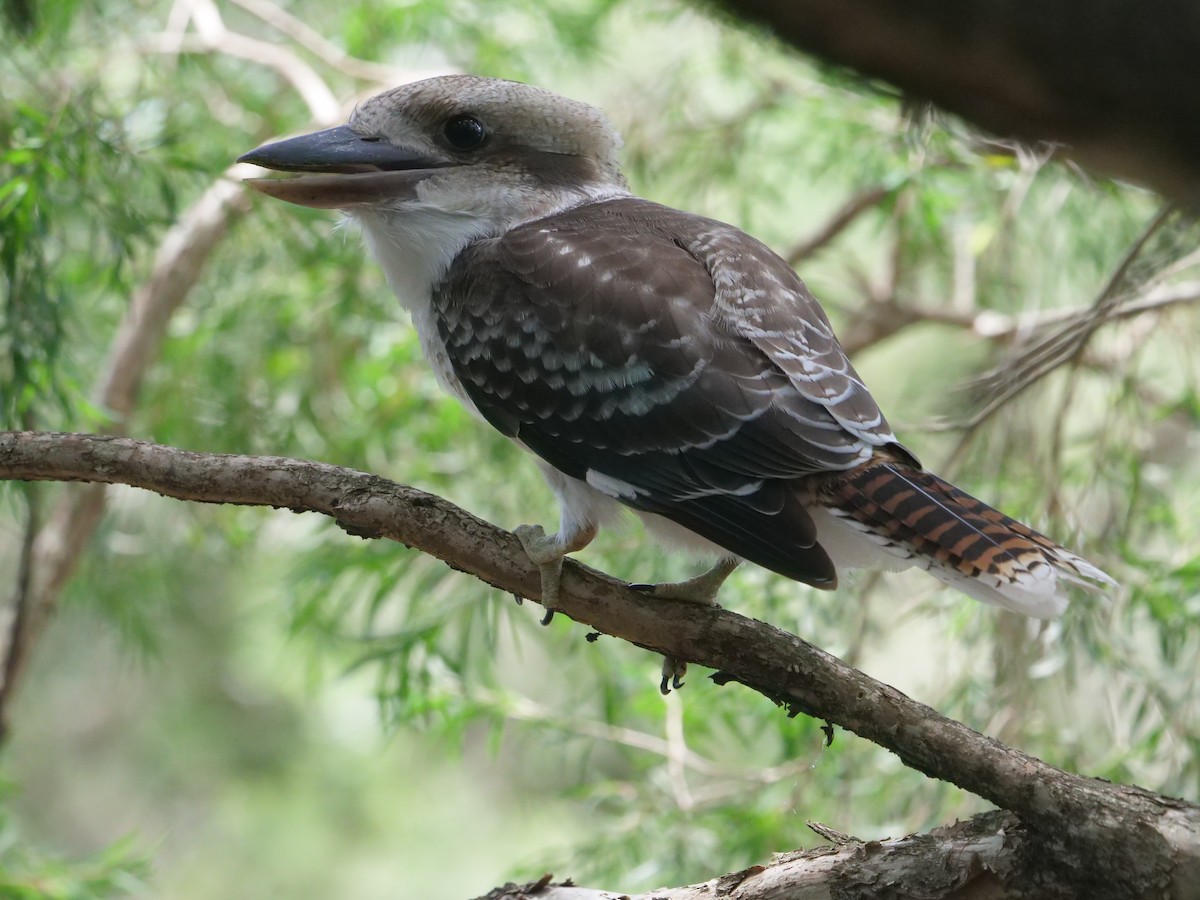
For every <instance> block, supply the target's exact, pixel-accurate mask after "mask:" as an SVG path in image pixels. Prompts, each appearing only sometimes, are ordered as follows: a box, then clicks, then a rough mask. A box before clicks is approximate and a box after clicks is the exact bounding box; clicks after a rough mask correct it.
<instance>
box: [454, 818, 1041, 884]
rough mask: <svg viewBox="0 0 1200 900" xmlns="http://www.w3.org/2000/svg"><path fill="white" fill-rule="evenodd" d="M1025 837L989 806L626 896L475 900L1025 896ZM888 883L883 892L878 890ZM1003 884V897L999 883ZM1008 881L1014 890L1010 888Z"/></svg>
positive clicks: (1015, 823)
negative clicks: (926, 826)
mask: <svg viewBox="0 0 1200 900" xmlns="http://www.w3.org/2000/svg"><path fill="white" fill-rule="evenodd" d="M1026 840H1028V838H1027V836H1026V834H1025V832H1024V829H1023V828H1022V827H1021V824H1020V823H1019V822H1018V821H1017V819H1016V817H1015V816H1013V815H1011V814H1010V813H1004V812H990V813H983V814H982V815H978V816H975V817H974V818H972V819H970V820H968V821H966V822H960V823H956V824H954V825H950V826H947V827H944V828H938V829H935V830H934V831H932V832H930V833H928V834H919V835H909V836H908V837H903V838H899V839H896V840H892V839H885V840H882V841H860V840H857V839H854V838H851V839H849V840H847V841H845V842H843V843H839V844H837V845H836V846H829V847H818V848H817V849H815V850H806V851H803V852H795V853H781V854H778V855H777V856H776V858H775V859H773V860H772V861H771V863H770V864H769V865H766V866H751V867H750V868H748V869H745V870H743V871H741V872H731V873H729V874H728V875H722V876H720V877H718V878H713V879H711V880H710V881H706V882H704V883H702V884H691V885H687V886H684V887H672V888H656V889H655V890H653V891H649V892H647V893H645V894H623V893H619V892H611V891H599V890H595V889H592V888H585V887H577V886H576V885H574V884H571V883H570V882H562V883H559V884H554V883H552V882H549V880H548V879H547V878H543V879H542V880H541V881H539V882H534V883H532V884H521V885H517V884H507V885H505V886H504V887H500V888H497V889H495V890H493V891H491V892H490V893H488V894H487V895H486V896H485V897H480V898H477V900H782V898H786V900H829V898H830V897H832V896H837V897H864V898H867V897H870V898H876V897H881V896H888V897H949V896H953V897H955V898H958V900H970V898H977V900H985V898H993V900H1000V897H1001V896H1003V897H1004V898H1006V900H1020V898H1022V897H1045V896H1049V895H1048V894H1047V893H1045V892H1044V890H1043V889H1042V888H1041V886H1038V885H1034V884H1022V883H1021V880H1020V861H1021V858H1022V855H1023V850H1024V844H1025V842H1026ZM881 886H886V894H885V893H882V892H881V891H880V887H881ZM999 886H1004V888H1005V890H1004V893H1003V895H1001V894H1000V893H999V892H998V891H997V887H999ZM1010 886H1011V888H1012V889H1009V888H1010Z"/></svg>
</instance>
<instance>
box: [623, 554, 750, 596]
mask: <svg viewBox="0 0 1200 900" xmlns="http://www.w3.org/2000/svg"><path fill="white" fill-rule="evenodd" d="M740 563H741V560H740V559H738V558H737V557H733V556H727V557H725V558H724V559H722V560H720V561H718V562H717V564H716V565H715V566H713V567H712V568H711V569H709V570H708V571H707V572H705V573H703V574H702V575H697V576H696V577H695V578H689V579H688V580H687V581H675V582H669V583H664V584H631V585H630V587H631V588H633V589H634V590H635V591H643V592H644V593H647V594H649V595H650V596H652V597H664V598H666V599H667V600H686V601H688V602H689V603H700V604H703V605H704V606H717V605H718V604H717V592H718V591H720V590H721V585H723V584H724V583H725V579H726V578H728V577H729V576H730V575H731V574H732V573H733V570H734V569H736V568H737V567H738V565H739V564H740Z"/></svg>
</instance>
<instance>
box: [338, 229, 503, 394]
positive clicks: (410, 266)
mask: <svg viewBox="0 0 1200 900" xmlns="http://www.w3.org/2000/svg"><path fill="white" fill-rule="evenodd" d="M353 217H354V218H355V219H357V220H358V222H359V223H360V224H361V225H362V230H363V239H364V241H365V242H366V245H367V249H368V250H369V251H370V253H371V255H372V256H373V257H375V259H376V260H377V261H378V263H379V265H380V266H381V267H382V268H383V273H384V275H385V277H386V278H387V282H388V285H389V286H390V287H391V288H392V290H393V291H395V293H396V296H397V297H398V298H399V299H400V303H401V304H402V305H403V306H404V308H405V309H407V310H408V311H409V313H410V314H411V315H412V321H413V326H414V327H415V328H416V329H417V337H418V339H419V340H420V342H421V351H422V352H423V353H424V354H425V358H426V359H427V360H429V365H430V367H431V368H432V369H433V373H434V375H435V376H436V377H437V380H438V383H439V384H440V385H441V386H442V387H443V388H444V389H445V390H446V391H448V392H449V393H450V394H452V395H453V396H454V397H456V398H457V399H458V400H459V401H460V402H461V403H462V404H463V405H464V406H465V407H466V408H467V409H468V410H469V411H470V412H471V414H472V415H474V416H476V417H478V418H482V416H480V414H479V411H478V410H477V409H476V408H475V404H474V403H472V402H471V398H470V397H468V396H467V394H466V391H464V390H463V387H462V384H461V383H460V382H459V380H458V377H457V376H456V375H455V374H454V370H453V369H452V368H451V366H450V360H449V358H448V357H447V355H446V346H445V344H444V343H443V342H442V338H441V335H440V334H439V333H438V327H437V322H436V321H435V318H434V314H433V287H434V285H436V284H437V283H438V282H439V281H441V280H442V278H443V277H444V276H445V274H446V270H447V269H449V268H450V263H452V262H453V261H454V257H456V256H457V255H458V254H459V253H460V252H461V251H462V249H463V248H464V247H466V246H467V244H469V243H470V242H471V241H473V240H475V239H476V238H479V237H482V236H483V235H485V234H488V233H490V232H491V231H493V230H494V225H492V224H491V223H489V222H487V221H485V220H482V219H479V218H476V217H474V216H469V215H463V214H455V213H447V212H442V211H440V210H433V209H423V210H419V211H414V210H412V209H408V210H405V211H404V212H403V213H399V212H390V211H388V210H380V209H370V208H363V209H361V210H360V209H356V210H354V213H353Z"/></svg>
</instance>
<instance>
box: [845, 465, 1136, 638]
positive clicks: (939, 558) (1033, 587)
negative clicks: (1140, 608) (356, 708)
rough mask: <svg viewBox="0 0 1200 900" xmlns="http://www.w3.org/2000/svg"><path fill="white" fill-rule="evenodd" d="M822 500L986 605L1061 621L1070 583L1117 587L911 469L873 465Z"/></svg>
mask: <svg viewBox="0 0 1200 900" xmlns="http://www.w3.org/2000/svg"><path fill="white" fill-rule="evenodd" d="M825 502H826V503H827V504H828V509H829V511H830V512H831V513H832V514H833V515H834V516H836V517H837V518H838V519H840V520H841V521H842V522H843V523H844V524H847V525H849V526H850V527H851V528H853V529H854V530H856V531H858V532H859V533H861V534H863V535H864V536H866V537H868V538H869V539H870V540H872V541H873V542H874V543H875V544H876V545H879V546H880V547H882V548H883V549H885V550H887V551H888V552H890V553H892V554H893V555H895V556H897V557H901V558H908V559H909V562H910V563H911V564H913V565H918V566H920V567H921V568H925V569H928V571H929V573H930V574H931V575H934V576H935V577H937V578H939V579H940V580H942V581H944V582H945V583H947V584H949V585H951V586H953V587H955V588H957V589H959V590H961V591H963V592H964V593H967V594H969V595H971V596H972V597H975V598H976V599H978V600H982V601H983V602H984V603H990V604H993V605H997V606H1003V607H1006V608H1008V609H1012V610H1015V611H1017V612H1021V613H1024V614H1026V615H1031V616H1036V617H1039V618H1048V617H1052V616H1057V615H1061V614H1062V612H1063V611H1064V610H1065V609H1066V605H1067V595H1066V590H1065V587H1066V585H1068V584H1074V585H1077V586H1080V587H1084V588H1088V589H1092V590H1095V589H1097V588H1098V587H1099V586H1100V585H1101V584H1105V585H1115V584H1116V582H1115V581H1113V579H1112V578H1110V577H1109V576H1108V575H1107V574H1105V573H1104V572H1103V571H1101V570H1100V569H1099V568H1097V567H1096V566H1094V565H1092V564H1091V563H1089V562H1088V561H1087V560H1085V559H1083V558H1082V557H1079V556H1077V555H1076V554H1074V553H1072V552H1070V551H1069V550H1067V549H1065V548H1064V547H1061V546H1060V545H1058V544H1056V543H1055V542H1054V541H1052V540H1050V538H1048V537H1046V536H1045V535H1043V534H1040V533H1039V532H1037V531H1034V530H1033V529H1032V528H1030V527H1029V526H1028V525H1024V524H1022V523H1021V522H1018V521H1017V520H1016V519H1013V518H1010V517H1009V516H1006V515H1004V513H1002V512H1000V511H999V510H996V509H993V508H992V507H990V506H988V505H987V504H986V503H983V502H982V501H980V500H976V499H975V498H974V497H972V496H971V495H970V494H968V493H966V492H965V491H961V490H959V489H958V488H956V487H955V486H954V485H952V484H950V483H949V482H947V481H944V480H943V479H941V478H938V477H937V476H936V475H934V474H932V473H931V472H925V471H921V470H919V469H914V468H912V467H910V466H904V465H901V464H896V463H868V464H867V465H865V466H862V467H860V468H858V469H855V470H852V471H850V472H848V473H846V474H844V475H841V476H839V477H838V478H837V479H835V480H832V481H831V482H830V483H829V484H828V486H827V488H826V495H825Z"/></svg>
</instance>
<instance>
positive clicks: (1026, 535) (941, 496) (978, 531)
mask: <svg viewBox="0 0 1200 900" xmlns="http://www.w3.org/2000/svg"><path fill="white" fill-rule="evenodd" d="M620 148H621V138H620V136H619V134H618V133H617V131H616V130H615V129H614V128H613V126H612V125H611V124H610V123H609V121H608V119H607V118H606V117H605V116H604V114H603V113H602V112H600V111H599V110H598V109H596V108H594V107H592V106H590V105H587V104H584V103H582V102H579V101H576V100H572V99H569V98H566V97H563V96H560V95H558V94H555V93H552V92H550V91H548V90H545V89H542V88H539V87H535V86H532V85H528V84H523V83H520V82H515V81H506V80H500V79H495V78H487V77H482V76H473V75H450V76H441V77H436V78H430V79H425V80H422V81H417V82H413V83H409V84H405V85H401V86H399V87H396V88H393V89H391V90H388V91H385V92H383V93H381V94H378V95H376V96H374V97H371V98H370V99H368V100H366V101H364V102H362V103H361V104H359V105H358V106H357V107H356V108H355V110H354V112H353V113H352V114H351V116H350V118H349V121H348V123H347V124H344V125H339V126H337V127H334V128H330V129H326V130H323V131H319V132H316V133H312V134H307V135H301V136H299V137H293V138H289V139H285V140H282V141H277V142H273V143H269V144H266V145H264V146H261V147H259V148H257V149H255V150H252V151H250V152H249V153H246V154H244V155H243V156H241V157H240V158H239V162H244V163H253V164H255V165H257V166H260V167H263V168H266V169H269V170H274V171H275V172H276V173H282V174H281V175H280V174H276V175H274V176H269V177H263V178H254V179H249V180H248V183H249V185H250V186H251V187H253V188H254V189H256V190H258V191H260V192H262V193H263V194H266V195H269V196H271V197H274V198H277V199H279V200H283V201H287V202H289V203H293V204H298V205H301V206H307V207H316V208H324V209H338V210H341V211H343V212H344V213H345V214H346V215H347V216H349V218H351V219H353V220H356V221H357V222H358V224H359V225H360V226H361V230H362V234H363V237H364V240H365V243H366V246H367V248H368V250H369V251H370V253H371V255H373V256H374V258H375V259H376V260H377V261H378V263H379V264H380V265H381V266H382V268H383V271H384V274H385V276H386V279H387V281H388V283H389V285H390V287H391V288H392V290H393V291H394V292H395V293H396V295H397V296H398V298H399V299H400V302H401V303H402V305H403V306H405V307H406V308H407V309H408V311H409V313H410V314H411V316H412V321H413V323H414V325H415V327H416V331H417V334H418V337H419V341H420V345H421V348H422V350H423V352H424V355H425V357H426V358H427V359H428V361H429V363H430V364H431V366H432V369H433V372H434V374H435V376H436V377H437V379H438V381H439V382H440V384H441V385H442V387H444V388H445V389H446V390H447V391H449V393H450V394H452V395H453V396H455V397H456V398H457V399H458V400H459V401H461V402H462V403H463V404H464V405H465V406H466V407H467V409H468V410H469V411H470V412H471V413H472V414H474V415H475V416H477V417H478V418H480V419H482V420H484V421H486V422H487V423H489V424H490V425H492V426H493V427H494V428H496V429H497V430H498V431H500V432H501V433H502V434H503V435H505V436H506V437H508V438H510V439H512V440H513V441H515V442H516V443H517V444H518V445H519V446H520V447H522V448H523V449H525V450H527V451H529V452H530V453H532V454H533V456H534V457H535V459H536V461H537V464H538V466H539V467H540V468H541V471H542V473H543V475H544V476H545V479H546V481H547V483H548V484H549V486H550V488H551V490H552V491H553V492H554V494H555V495H556V496H557V499H558V504H559V513H560V523H559V528H558V530H557V531H555V532H553V533H550V534H547V533H546V531H545V530H544V528H543V527H541V526H539V525H522V526H519V527H518V528H516V529H515V531H514V533H515V534H516V536H517V538H518V539H519V540H520V542H521V545H522V546H523V547H524V549H525V552H526V553H527V555H528V556H529V558H530V560H531V561H532V562H533V563H534V564H535V565H536V566H537V567H538V570H539V573H540V581H541V599H542V603H543V605H544V606H545V608H546V610H547V620H548V619H549V617H550V616H552V615H553V611H554V609H555V607H556V605H557V603H558V602H559V595H560V579H561V571H562V562H563V558H564V557H565V556H566V555H567V554H570V553H572V552H575V551H577V550H580V549H582V548H583V547H585V546H586V545H587V544H588V543H589V542H590V541H591V540H592V539H593V538H594V537H595V535H596V534H597V532H598V530H599V529H600V528H601V527H603V526H607V525H609V524H611V523H612V522H613V521H614V520H615V519H616V518H618V514H619V512H620V511H621V509H622V508H625V509H631V510H633V511H634V512H635V513H636V514H637V515H638V516H639V517H640V518H641V519H642V520H643V521H644V522H645V524H646V527H647V530H648V532H649V533H651V534H652V535H654V536H656V537H658V538H660V539H661V540H663V541H664V542H665V543H666V544H667V545H668V546H670V547H674V548H679V549H683V550H687V551H689V552H691V553H693V554H694V555H696V556H699V557H704V558H707V559H708V560H709V561H710V562H711V563H713V565H712V567H711V568H710V569H709V570H708V571H706V572H704V573H702V574H700V575H697V576H696V577H694V578H691V579H688V580H687V581H683V582H678V583H674V584H670V583H668V584H658V585H638V587H640V588H641V589H643V590H645V591H647V592H648V593H651V594H654V595H656V596H660V597H665V598H673V599H680V600H691V601H694V602H699V603H715V598H716V595H717V592H718V590H719V588H720V587H721V584H722V583H723V582H724V580H725V579H726V577H727V576H728V575H729V574H730V573H731V572H732V571H733V570H734V569H735V568H736V567H737V565H739V564H740V563H741V562H742V561H745V560H749V561H750V562H753V563H756V564H757V565H759V566H762V567H764V568H766V569H769V570H771V571H773V572H777V573H779V574H781V575H783V576H785V577H787V578H790V579H793V580H795V581H798V582H802V583H804V584H808V585H811V586H813V587H815V588H820V589H826V590H831V589H833V588H835V587H836V586H837V584H838V573H839V572H840V571H842V570H845V569H853V568H874V569H885V570H899V569H903V568H908V567H917V568H921V569H925V570H926V571H927V572H929V574H931V575H933V576H935V577H936V578H938V579H940V580H941V581H942V582H944V583H945V584H947V585H950V586H951V587H954V588H956V589H958V590H959V591H961V592H963V593H965V594H967V595H969V596H971V597H973V598H975V599H977V600H980V601H982V602H983V603H986V604H990V605H993V606H998V607H1003V608H1005V609H1009V610H1013V611H1015V612H1018V613H1023V614H1025V615H1027V616H1031V617H1035V618H1053V617H1056V616H1059V615H1061V614H1062V613H1063V612H1064V610H1065V608H1066V606H1067V603H1068V588H1069V587H1071V586H1082V587H1086V588H1090V589H1093V590H1098V589H1101V588H1102V587H1103V586H1112V585H1115V582H1114V581H1113V579H1112V578H1111V577H1110V576H1109V575H1107V574H1106V573H1105V572H1104V571H1102V570H1101V569H1100V568H1098V567H1097V566H1095V565H1093V564H1092V563H1090V562H1088V561H1087V560H1085V559H1083V558H1082V557H1081V556H1079V555H1077V554H1075V553H1073V552H1071V551H1070V550H1067V549H1066V548H1064V547H1062V546H1060V545H1059V544H1058V543H1056V542H1055V541H1053V540H1051V539H1050V538H1048V537H1046V536H1044V535H1042V534H1040V533H1039V532H1037V531H1035V530H1034V529H1032V528H1030V527H1029V526H1027V525H1024V524H1022V523H1021V522H1019V521H1017V520H1015V519H1012V518H1010V517H1009V516H1007V515H1005V514H1004V513H1002V512H999V511H998V510H996V509H993V508H992V507H990V506H988V505H986V504H985V503H983V502H982V501H980V500H977V499H975V498H974V497H972V496H971V495H969V494H968V493H966V492H965V491H962V490H960V489H959V488H957V487H955V486H954V485H952V484H951V483H949V482H947V481H945V480H943V479H942V478H940V477H938V476H937V475H935V474H934V473H932V472H930V471H928V470H927V469H925V468H924V467H923V466H922V465H921V463H920V462H919V460H918V459H917V457H916V456H915V455H914V454H913V453H912V452H911V451H910V450H908V449H907V448H906V447H904V445H902V444H901V443H900V441H899V440H898V439H897V438H896V435H895V434H894V433H893V431H892V429H891V427H890V426H889V425H888V422H887V419H886V418H885V417H884V414H883V412H882V411H881V410H880V408H879V406H878V405H877V404H876V402H875V400H874V398H873V397H872V396H871V393H870V391H869V390H868V389H867V387H866V385H865V384H864V383H863V380H862V379H861V378H860V377H859V375H858V373H857V372H856V371H855V369H854V367H853V366H852V365H851V363H850V361H849V359H848V358H847V356H846V353H845V352H844V351H843V349H842V347H841V345H840V344H839V342H838V340H837V337H836V336H835V334H834V331H833V328H832V327H831V325H830V322H829V319H828V318H827V316H826V315H825V312H824V311H823V310H822V308H821V306H820V304H819V303H818V301H817V300H816V299H815V297H814V296H813V295H812V293H811V292H810V291H809V289H808V288H807V286H806V285H805V284H804V282H803V281H802V280H801V279H800V277H799V276H798V275H797V274H796V272H794V271H793V270H792V268H791V267H790V266H789V265H788V264H787V263H786V262H785V261H784V260H783V259H782V258H781V257H780V256H778V255H777V254H776V253H775V252H773V251H772V250H771V249H769V248H768V247H767V246H766V245H765V244H764V243H762V242H761V241H759V240H757V239H755V238H754V237H752V236H750V235H748V234H746V233H745V232H743V231H741V230H740V229H738V228H736V227H734V226H732V225H728V224H725V223H723V222H720V221H717V220H714V219H710V218H706V217H704V216H701V215H697V214H694V213H690V212H685V211H681V210H677V209H673V208H670V207H668V206H664V205H661V204H658V203H654V202H652V201H650V200H646V199H642V198H640V197H638V196H635V195H634V194H633V193H631V192H630V190H629V187H628V184H627V181H626V179H625V177H624V176H623V174H622V172H621V167H620ZM672 665H674V666H675V668H674V669H671V667H672ZM668 670H671V671H673V672H674V674H675V677H674V680H675V682H676V683H677V682H678V673H679V670H680V667H679V666H678V665H677V664H674V662H673V661H672V660H670V659H669V658H668V660H667V667H666V668H665V669H664V682H663V689H664V690H666V681H667V675H668Z"/></svg>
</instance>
